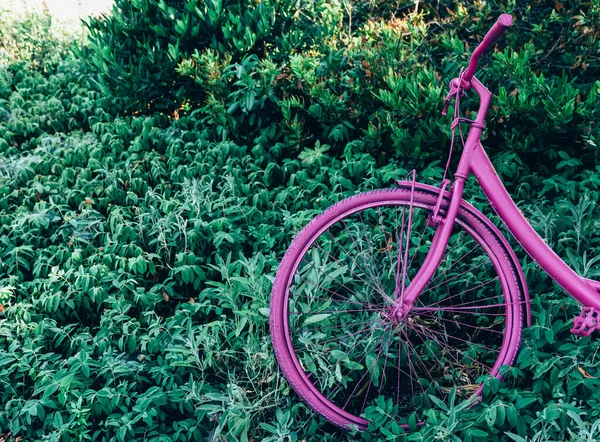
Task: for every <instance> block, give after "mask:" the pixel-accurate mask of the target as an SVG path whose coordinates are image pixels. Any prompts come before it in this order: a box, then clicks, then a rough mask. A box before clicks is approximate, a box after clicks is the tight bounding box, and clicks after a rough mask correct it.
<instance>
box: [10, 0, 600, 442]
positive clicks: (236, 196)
mask: <svg viewBox="0 0 600 442" xmlns="http://www.w3.org/2000/svg"><path fill="white" fill-rule="evenodd" d="M500 11H511V12H513V13H514V14H515V16H516V18H517V25H516V27H515V29H514V30H511V32H510V33H509V34H508V35H507V37H506V41H505V42H504V43H501V44H499V46H498V50H497V51H496V52H495V53H494V54H493V55H491V56H489V57H488V58H487V64H486V65H485V66H484V69H483V71H482V73H481V74H480V76H481V77H482V78H483V79H484V81H485V82H486V84H487V85H488V86H489V87H490V89H491V90H493V91H494V92H495V93H496V94H497V96H495V97H494V103H493V105H494V107H493V110H492V116H491V121H489V124H488V129H487V133H486V137H487V138H486V140H485V145H486V146H488V147H489V150H488V152H489V154H490V156H491V157H492V159H493V161H494V163H495V165H496V166H497V168H498V172H499V173H501V174H502V179H503V180H504V182H505V183H506V184H507V186H508V187H509V191H510V192H511V194H512V195H513V196H514V197H515V199H517V200H518V201H519V205H520V207H521V208H522V209H523V211H524V212H525V213H526V214H527V216H528V217H529V219H530V221H531V223H532V224H533V225H534V227H535V228H536V230H538V231H539V232H541V233H542V234H543V236H544V238H545V239H546V240H547V241H548V243H549V244H550V245H551V246H552V247H553V248H554V249H555V250H556V251H557V252H558V253H559V254H561V256H563V257H566V258H567V260H568V262H569V263H570V264H572V265H573V266H574V267H575V268H576V269H577V270H578V271H579V272H580V273H581V274H582V275H583V276H586V277H590V278H598V277H600V270H599V269H598V266H597V262H598V256H599V255H600V235H599V234H598V231H599V229H598V227H599V226H600V222H599V221H598V215H599V212H598V209H597V207H596V205H597V202H598V198H599V196H600V178H599V177H598V171H599V170H598V168H597V166H596V162H597V160H598V142H599V128H598V121H599V117H600V101H599V99H598V94H599V93H600V81H598V80H597V78H599V76H598V74H599V72H600V70H599V68H600V60H599V50H600V43H599V41H600V38H599V37H600V28H599V23H600V20H599V19H600V5H599V4H598V3H597V2H594V1H590V2H575V1H564V2H546V1H537V2H531V3H529V4H527V5H517V4H515V3H513V2H500V3H493V4H492V3H484V2H467V3H464V4H460V5H456V4H453V3H451V2H446V1H440V2H438V3H434V4H431V5H429V4H422V3H420V2H417V3H413V2H410V3H406V2H390V3H386V4H380V3H375V2H369V1H355V2H349V1H339V2H338V1H333V2H330V1H328V2H325V1H314V2H313V1H311V2H309V1H299V2H297V1H293V2H292V1H287V0H269V1H258V2H255V1H251V2H250V1H245V0H236V1H233V0H232V1H230V0H208V1H202V2H200V1H195V0H188V1H182V0H177V1H176V0H168V1H166V0H133V1H125V0H118V1H117V2H116V6H115V10H114V13H113V14H112V15H106V16H102V17H96V18H91V19H90V20H89V21H88V32H89V36H88V37H86V39H85V40H81V39H80V40H76V41H75V42H73V45H72V46H68V47H67V48H65V49H64V50H63V49H60V50H57V51H50V52H49V51H38V50H35V48H32V47H31V46H28V45H30V43H31V42H30V41H29V40H28V41H26V42H25V43H23V44H24V45H25V46H23V47H26V48H27V50H26V51H22V53H20V54H19V53H16V52H14V53H11V52H10V48H11V47H18V44H19V42H18V41H16V42H15V43H14V44H13V45H12V46H9V47H8V48H6V51H5V52H4V54H5V56H4V58H3V59H2V65H1V66H0V152H1V157H0V219H1V221H2V222H1V223H0V304H1V306H0V435H1V436H0V440H2V439H4V440H14V441H17V440H23V441H29V440H51V441H71V440H81V441H84V440H90V441H91V440H93V441H101V440H107V441H108V440H117V441H129V440H148V441H187V440H211V441H212V440H215V441H216V440H220V441H238V440H239V441H250V440H254V441H258V440H265V441H301V440H327V441H334V440H365V441H380V440H396V439H400V440H401V439H403V438H404V439H407V440H442V441H447V440H448V441H458V440H464V441H488V440H491V441H496V440H504V441H517V442H522V441H530V440H531V441H545V440H573V441H592V440H595V439H596V440H597V439H598V438H600V424H599V423H598V422H600V410H599V407H598V401H600V393H599V389H598V386H599V385H600V381H599V379H598V378H599V376H600V370H599V368H598V367H599V364H600V358H599V357H598V350H599V348H600V346H599V345H598V339H597V336H595V335H594V336H592V337H589V338H575V337H573V336H572V335H571V334H570V333H569V328H570V327H571V325H572V318H573V316H574V315H576V314H578V313H579V309H578V307H577V305H575V303H574V302H573V301H571V300H570V299H567V298H566V297H565V296H564V295H563V293H562V292H561V290H560V289H559V288H557V287H556V286H555V285H553V283H552V282H551V281H549V280H548V278H547V277H545V276H543V275H542V274H541V273H540V272H538V271H536V268H535V265H534V264H533V263H531V262H530V260H528V258H527V257H526V256H521V258H522V260H523V263H524V270H525V273H526V276H527V281H528V284H529V288H530V291H531V293H532V298H533V299H532V309H533V316H534V324H533V326H532V327H531V328H530V329H527V330H525V334H524V341H523V348H522V350H521V352H520V355H519V357H518V359H517V361H516V363H515V366H514V367H513V368H510V369H507V371H506V373H505V382H503V383H500V382H498V381H496V380H488V381H487V382H486V385H485V388H484V398H483V402H482V403H481V404H479V405H477V406H475V407H472V408H465V407H464V406H463V405H462V404H461V402H460V401H458V400H455V399H454V396H453V395H452V394H451V395H450V398H449V400H448V401H447V403H439V404H438V406H437V407H436V408H435V409H433V410H431V412H430V414H429V419H428V421H427V423H426V424H425V425H424V426H423V427H422V428H420V429H418V430H417V431H413V432H411V433H410V434H408V435H403V434H402V433H403V430H402V429H401V428H400V427H399V426H398V425H397V424H396V423H395V421H394V419H393V415H394V410H393V409H392V407H391V406H390V404H389V403H386V402H385V401H375V402H374V403H372V404H370V406H369V407H368V408H367V410H366V412H365V416H366V417H367V418H368V419H370V420H371V421H372V425H371V427H370V429H369V431H368V432H363V433H352V432H345V433H342V432H340V431H338V430H337V429H336V428H334V427H332V426H329V425H327V424H325V423H324V421H322V420H321V419H320V418H319V417H318V416H316V415H314V414H313V413H312V412H311V411H310V410H308V409H307V408H306V407H305V406H304V405H303V404H302V403H301V401H300V400H299V398H298V397H297V396H296V395H295V394H294V393H293V392H292V391H291V389H290V387H289V386H288V385H287V383H286V381H285V379H284V378H283V377H282V375H281V373H280V371H279V369H278V367H277V365H276V363H275V360H274V356H273V353H272V349H271V344H270V339H269V334H268V305H269V294H270V289H271V284H272V280H273V276H274V274H275V270H276V267H277V264H278V262H279V261H280V259H281V257H282V256H283V253H284V252H285V249H286V247H287V246H288V245H289V243H290V242H291V240H292V238H293V236H294V234H295V233H297V232H298V231H299V230H300V229H301V228H302V227H303V226H304V225H305V224H306V223H307V222H308V220H309V219H311V218H312V217H313V216H314V215H316V214H317V213H319V211H321V210H323V209H324V208H326V207H327V206H329V205H330V204H332V203H334V202H337V201H339V200H340V199H342V198H343V197H345V196H348V195H352V194H354V193H356V192H358V191H362V190H368V189H374V188H380V187H389V186H391V185H393V180H394V179H395V178H399V177H404V176H405V175H406V173H407V172H408V171H409V170H411V169H413V168H416V169H417V170H418V173H419V179H420V180H423V181H426V182H429V183H431V184H437V183H439V181H440V180H441V174H442V167H443V165H442V164H441V162H440V159H442V158H444V155H445V154H446V152H447V151H446V149H447V145H448V142H449V137H448V130H447V128H448V124H449V121H448V119H447V118H444V117H442V116H441V115H440V112H441V107H442V97H443V93H444V92H445V91H446V84H447V81H448V80H449V79H450V78H452V76H453V75H456V74H457V73H458V70H459V68H460V65H461V63H462V64H464V63H465V61H466V60H467V57H468V55H469V48H471V49H472V48H473V47H474V45H475V44H476V43H477V42H478V41H479V39H480V38H481V36H482V35H483V33H484V32H485V31H486V30H487V29H488V28H489V26H490V24H491V23H492V21H493V20H494V19H495V17H497V15H498V13H499V12H500ZM42 18H43V17H42ZM3 20H7V21H9V22H10V20H13V21H14V20H16V22H15V23H17V24H18V25H19V26H23V27H27V26H32V25H31V23H38V22H36V21H35V20H34V19H32V18H31V17H29V18H27V20H29V22H27V21H23V20H21V19H19V18H18V17H17V18H10V17H9V16H8V15H3ZM19 35H21V34H18V33H17V34H13V36H16V38H18V37H19ZM11 38H12V37H11ZM48 38H50V37H48ZM462 41H466V42H467V44H468V47H465V45H464V44H463V43H462ZM39 44H40V45H45V46H44V47H47V48H50V47H56V46H53V45H54V43H53V41H45V40H43V38H41V37H40V41H39ZM61 45H62V43H61ZM60 47H61V48H63V46H60ZM53 55H56V56H53ZM40 57H42V58H40ZM469 194H470V195H474V199H473V202H474V203H475V205H476V206H477V207H478V208H481V209H483V210H484V211H486V213H489V209H488V208H486V206H485V204H484V199H483V197H482V196H481V195H479V194H477V193H475V194H474V193H473V191H471V192H469Z"/></svg>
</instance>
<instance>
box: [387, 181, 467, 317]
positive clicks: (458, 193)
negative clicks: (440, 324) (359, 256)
mask: <svg viewBox="0 0 600 442" xmlns="http://www.w3.org/2000/svg"><path fill="white" fill-rule="evenodd" d="M464 187H465V178H464V177H461V176H457V177H456V180H455V182H454V185H453V186H452V189H451V193H452V197H451V199H450V206H449V207H448V211H447V213H446V217H445V218H443V219H440V218H439V214H438V219H437V220H436V221H437V222H436V223H437V229H436V231H435V234H434V236H433V240H432V242H431V247H430V248H429V252H427V256H426V257H425V261H424V262H423V265H422V266H421V268H420V269H419V271H418V272H417V274H416V275H415V277H414V278H413V279H412V281H411V282H410V284H409V286H408V287H407V288H406V289H405V290H403V291H398V290H397V291H396V294H395V296H394V304H393V306H392V317H394V318H396V319H397V320H402V319H404V317H405V316H406V315H407V313H408V312H409V311H410V309H411V308H412V306H413V304H414V303H415V301H416V300H417V298H418V297H419V295H420V294H421V293H422V291H423V289H424V288H425V286H426V285H427V284H428V283H429V281H430V280H431V277H432V276H433V274H434V273H435V271H436V269H437V268H438V266H439V265H440V263H441V262H442V258H443V256H444V251H445V250H446V246H447V245H448V241H449V239H450V235H451V234H452V229H453V228H454V221H455V220H456V216H457V214H458V209H459V208H460V202H461V200H462V195H463V190H464ZM442 193H443V191H442V192H440V195H441V194H442ZM411 210H412V207H411ZM405 266H406V263H405Z"/></svg>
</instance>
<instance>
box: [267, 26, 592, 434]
mask: <svg viewBox="0 0 600 442" xmlns="http://www.w3.org/2000/svg"><path fill="white" fill-rule="evenodd" d="M511 24H512V17H511V16H510V15H509V14H503V15H501V16H500V18H499V19H498V21H497V22H496V23H495V24H494V26H493V27H492V29H491V30H490V31H489V32H488V34H487V35H486V36H485V38H484V40H483V41H482V43H481V44H480V45H479V47H478V48H477V49H476V50H475V51H474V52H473V55H472V57H471V61H470V63H469V66H468V68H467V69H466V71H462V72H461V74H460V76H459V78H455V79H453V80H452V81H451V82H450V92H449V94H448V96H447V97H446V100H445V107H444V111H443V113H444V114H445V113H446V111H447V109H448V106H449V104H450V103H451V100H452V99H454V120H453V122H452V126H451V129H452V143H451V146H450V156H449V160H450V157H451V155H452V145H453V144H454V134H455V131H456V130H457V129H458V130H459V133H460V136H461V140H463V145H464V149H463V152H462V155H461V157H460V161H459V163H458V167H457V171H456V173H455V174H454V177H455V180H454V183H453V184H452V187H451V189H450V191H446V188H447V186H448V185H449V184H450V180H447V179H445V177H446V174H444V179H443V181H442V184H441V186H440V188H437V187H433V186H429V185H426V184H421V183H418V182H416V181H415V173H414V172H413V173H412V179H407V180H404V181H397V182H396V188H391V189H382V190H375V191H371V192H367V193H362V194H358V195H354V196H352V197H350V198H347V199H345V200H343V201H340V202H339V203H337V204H335V205H334V206H332V207H330V208H329V209H327V210H325V211H324V212H323V213H321V214H320V215H319V216H317V217H316V218H315V219H313V220H312V221H311V222H310V223H309V224H308V225H307V226H306V227H305V228H304V229H303V230H302V231H301V232H300V233H299V234H298V236H297V237H296V238H295V240H294V241H293V243H292V245H291V246H290V247H289V249H288V250H287V252H286V254H285V256H284V258H283V260H282V262H281V264H280V266H279V269H278V271H277V276H276V278H275V283H274V286H273V292H272V298H271V321H270V322H271V337H272V341H273V346H274V349H275V355H276V357H277V360H278V362H279V365H280V367H281V370H282V371H283V373H284V375H285V377H286V378H287V379H288V381H289V383H290V384H291V386H292V387H293V388H294V390H295V391H296V392H297V393H298V395H300V396H301V397H302V398H303V399H304V400H305V401H306V403H307V404H308V405H309V406H310V407H311V408H312V409H314V410H315V411H316V412H318V413H320V414H321V415H323V416H324V417H325V418H326V419H328V420H329V421H330V422H332V423H334V424H336V425H338V426H340V427H343V428H351V427H357V428H358V429H361V430H364V429H366V428H367V425H368V423H369V422H368V421H367V420H366V419H364V418H363V417H361V415H362V414H363V412H364V410H365V406H366V405H367V404H369V403H370V402H371V401H373V400H374V399H375V398H378V397H380V396H384V397H385V398H386V401H389V400H392V401H393V403H394V405H395V406H396V407H395V410H397V413H398V416H397V418H398V420H399V422H400V423H402V424H403V425H404V426H405V428H406V427H408V423H410V424H411V426H413V425H414V423H415V422H423V420H424V414H423V412H424V410H426V409H427V408H428V407H430V406H432V405H433V402H435V400H434V399H435V398H436V397H437V398H442V399H443V398H444V397H445V396H446V395H448V392H449V391H450V390H451V389H452V388H455V391H456V392H457V393H458V394H461V395H462V396H463V397H465V398H468V399H469V400H476V399H477V398H478V397H480V395H481V392H482V385H481V384H480V383H479V382H481V380H479V381H478V379H479V378H480V377H481V376H483V375H491V376H495V377H498V378H499V377H500V367H501V366H505V365H511V364H512V363H513V361H514V360H515V357H516V355H517V352H518V349H519V345H520V342H521V333H522V329H523V325H524V323H526V324H527V325H528V326H529V325H530V324H531V316H530V307H529V295H528V291H527V286H526V282H525V278H524V276H523V271H522V269H521V267H520V265H519V262H518V261H517V258H516V256H515V253H514V252H513V250H512V249H511V247H510V245H509V244H508V242H507V241H506V239H505V238H504V237H503V235H502V234H501V232H500V231H499V230H498V229H497V228H496V227H495V226H494V224H493V223H492V222H491V221H490V220H489V219H487V218H486V217H485V216H484V215H483V214H482V213H481V212H479V211H478V210H477V209H475V208H474V207H473V206H472V205H470V204H469V203H467V202H466V201H465V200H464V199H463V189H464V186H465V181H466V180H467V178H468V177H469V175H470V174H471V173H472V174H473V175H475V178H476V179H477V182H478V183H479V185H480V186H481V187H482V189H483V191H484V193H485V195H486V196H487V198H488V200H489V202H490V204H491V206H492V207H493V208H494V210H495V211H496V213H497V214H498V216H499V217H500V218H501V219H502V221H503V222H504V223H505V225H506V226H507V228H508V230H510V232H511V233H512V234H513V235H514V237H515V238H516V239H517V241H518V242H519V243H520V244H521V245H522V246H523V248H524V249H525V251H527V252H528V253H529V255H531V257H532V258H533V259H534V260H535V261H536V262H537V263H538V264H539V265H540V267H541V268H542V269H543V270H544V271H546V272H547V273H548V274H549V275H550V276H551V277H552V278H553V279H554V280H555V281H556V282H557V283H558V284H559V285H560V286H562V287H563V288H564V289H565V290H566V291H567V292H568V293H569V294H570V295H571V296H572V297H573V298H575V299H576V300H577V301H578V302H579V303H580V304H582V305H583V306H584V309H583V311H582V314H581V315H580V316H579V317H577V318H575V322H574V327H573V329H572V330H571V331H572V332H573V333H575V334H578V335H589V334H591V333H592V331H594V330H595V329H598V328H600V325H599V321H598V320H597V316H598V312H600V295H599V293H598V291H599V290H600V283H599V282H596V281H592V280H589V279H585V278H582V277H580V276H578V275H577V274H576V273H575V272H574V271H573V270H572V269H571V268H570V267H569V266H568V265H567V264H565V262H564V261H562V260H561V259H560V258H559V257H558V256H557V255H556V253H554V252H553V251H552V250H551V249H550V248H549V247H548V245H546V243H545V242H544V240H543V239H542V238H540V237H539V236H538V235H537V234H536V232H535V231H534V230H533V228H532V227H531V226H530V225H529V223H528V222H527V220H526V219H525V217H524V216H523V214H522V213H521V211H520V210H519V209H518V208H517V206H516V205H515V203H514V202H513V200H512V199H511V197H510V196H509V194H508V193H507V191H506V189H505V187H504V185H503V184H502V182H501V181H500V178H499V177H498V175H497V173H496V171H495V170H494V167H493V166H492V163H491V162H490V160H489V159H488V157H487V155H486V153H485V150H484V149H483V147H482V145H481V142H480V138H481V135H482V132H483V130H484V127H485V125H484V122H485V116H486V113H487V110H488V106H489V104H490V100H491V98H492V94H491V93H490V91H488V89H486V87H485V86H484V85H483V84H482V83H481V82H480V81H479V80H477V78H475V77H474V74H475V71H476V69H477V64H478V61H479V58H480V57H481V55H482V54H483V53H484V52H485V51H486V50H487V49H488V48H490V47H491V46H492V44H493V43H494V42H495V41H496V40H497V39H498V37H500V35H501V34H502V33H503V32H504V31H505V30H506V29H507V28H508V27H510V26H511ZM468 89H473V90H474V91H475V92H476V93H477V95H478V96H479V100H480V105H479V110H478V112H477V117H476V118H475V119H474V120H468V119H465V118H461V116H460V97H461V96H462V95H463V94H464V93H465V92H466V91H467V90H468ZM461 124H468V125H469V126H470V128H469V132H468V136H467V138H466V141H465V140H464V139H463V137H462V132H460V125H461ZM449 163H450V161H448V164H447V165H446V171H447V170H448V166H449ZM432 398H433V399H432ZM432 401H433V402H432Z"/></svg>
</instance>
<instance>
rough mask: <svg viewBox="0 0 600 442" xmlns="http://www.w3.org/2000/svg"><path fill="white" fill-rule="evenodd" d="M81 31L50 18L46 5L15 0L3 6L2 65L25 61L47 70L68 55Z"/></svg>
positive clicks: (0, 26) (6, 0) (0, 24)
mask: <svg viewBox="0 0 600 442" xmlns="http://www.w3.org/2000/svg"><path fill="white" fill-rule="evenodd" d="M82 35H83V33H82V32H81V30H78V29H72V28H70V27H68V26H66V25H65V24H64V23H61V22H58V21H57V20H55V19H53V17H52V16H51V15H50V13H49V11H48V8H47V6H46V5H45V3H42V7H41V8H37V9H35V8H33V7H31V5H29V4H27V3H23V2H20V1H16V0H3V1H2V2H1V3H0V62H1V63H2V64H7V63H14V62H22V63H25V65H32V66H33V67H36V68H38V69H40V70H42V71H43V70H44V69H45V67H46V66H47V65H48V64H53V63H54V62H56V61H57V60H59V59H60V58H61V57H65V56H67V55H68V53H69V51H70V49H71V46H72V43H73V39H74V38H81V37H82Z"/></svg>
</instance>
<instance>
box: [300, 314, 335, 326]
mask: <svg viewBox="0 0 600 442" xmlns="http://www.w3.org/2000/svg"><path fill="white" fill-rule="evenodd" d="M330 316H331V313H319V314H317V315H312V316H309V317H308V318H306V319H305V320H304V323H303V325H310V324H316V323H317V322H322V321H324V320H326V319H327V318H329V317H330Z"/></svg>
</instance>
